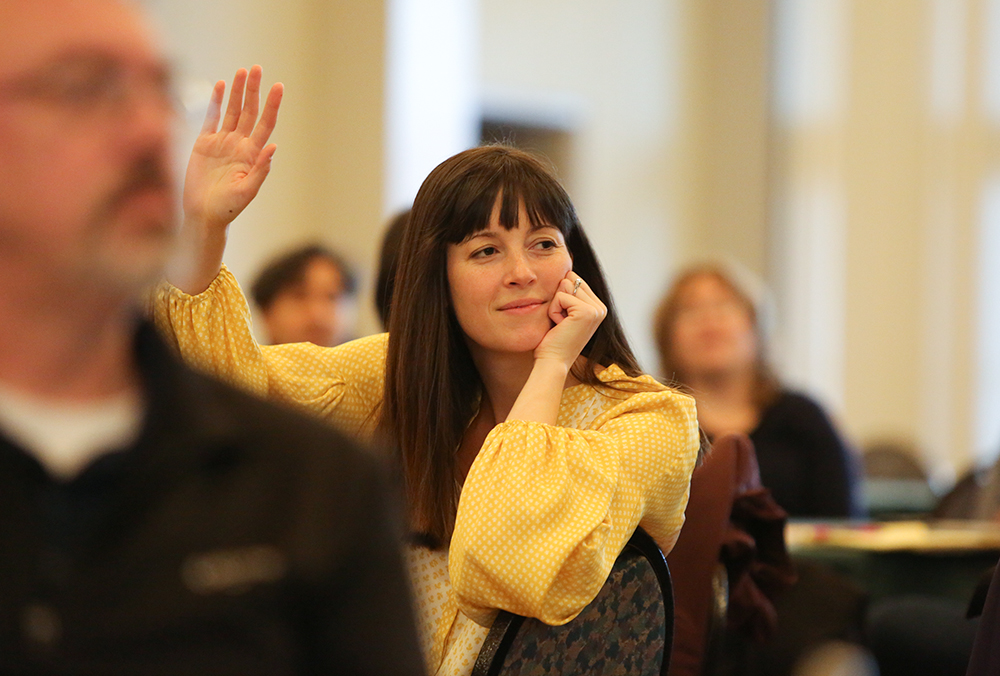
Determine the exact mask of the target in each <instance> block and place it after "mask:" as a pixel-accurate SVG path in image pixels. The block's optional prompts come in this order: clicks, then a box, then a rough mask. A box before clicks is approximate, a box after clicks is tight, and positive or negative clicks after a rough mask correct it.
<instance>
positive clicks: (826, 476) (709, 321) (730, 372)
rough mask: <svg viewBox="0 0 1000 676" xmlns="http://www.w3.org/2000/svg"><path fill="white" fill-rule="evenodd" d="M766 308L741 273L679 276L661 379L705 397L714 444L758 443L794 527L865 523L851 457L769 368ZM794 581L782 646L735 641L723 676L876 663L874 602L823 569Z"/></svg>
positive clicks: (802, 564) (785, 602)
mask: <svg viewBox="0 0 1000 676" xmlns="http://www.w3.org/2000/svg"><path fill="white" fill-rule="evenodd" d="M763 297H764V292H763V289H762V288H761V285H760V284H759V283H758V282H756V280H755V279H754V278H753V277H752V276H751V275H750V273H748V272H745V271H743V270H742V269H740V268H737V267H735V266H729V265H725V264H704V265H699V266H694V267H691V268H688V269H687V270H685V271H683V272H681V274H680V275H678V277H677V278H676V279H675V281H674V282H673V283H672V285H671V286H670V288H669V289H668V291H667V293H666V294H665V296H664V297H663V299H662V300H661V302H660V305H659V308H658V310H657V313H656V316H655V324H654V334H655V340H656V344H657V347H658V349H659V353H660V363H661V369H662V371H661V375H662V377H663V378H664V379H665V382H672V383H676V384H679V385H681V386H682V387H685V388H687V389H688V390H689V391H690V392H691V394H692V395H693V396H694V397H695V400H696V401H697V405H698V421H699V423H700V424H701V427H702V430H703V431H704V432H705V434H706V435H707V436H708V437H709V438H710V439H712V440H717V439H720V438H721V437H723V436H724V435H727V434H745V435H747V436H749V438H750V440H751V441H752V442H753V446H754V447H755V449H756V455H757V461H758V464H759V467H760V483H761V484H762V485H763V487H764V488H767V489H770V491H771V494H772V496H773V498H774V500H775V502H777V504H778V505H780V506H781V507H782V508H783V509H784V510H785V511H786V512H787V513H788V516H790V517H793V518H794V517H812V518H815V517H823V518H836V517H849V516H854V515H857V514H858V513H859V512H860V508H859V501H858V500H857V499H856V496H857V493H858V491H857V485H858V479H857V477H856V474H855V470H854V462H853V460H852V458H851V455H850V452H849V450H848V449H847V446H846V445H845V443H844V442H843V440H842V438H841V436H840V435H839V434H838V433H837V431H836V430H835V429H834V428H833V425H832V424H831V422H830V419H829V418H828V416H827V415H826V414H825V413H824V412H823V410H822V409H821V408H820V406H819V405H818V404H817V403H816V402H815V401H813V400H812V399H810V398H809V397H807V396H805V395H803V394H799V393H794V392H790V391H788V390H786V389H784V388H783V387H782V386H781V384H780V382H779V381H778V379H777V377H776V376H775V375H774V373H773V371H772V369H771V368H770V365H769V364H768V362H767V359H766V356H765V355H766V333H767V332H766V331H765V330H764V327H765V325H766V321H765V315H766V312H764V310H763V306H764V302H763V300H762V299H763ZM719 490H722V488H720V489H719ZM796 572H797V576H798V581H797V582H796V583H795V584H794V585H793V586H792V587H791V588H790V589H788V590H787V591H785V592H783V593H782V594H781V595H780V596H778V598H777V599H776V604H775V611H776V613H777V630H776V632H775V633H774V634H773V635H771V636H770V637H769V638H768V639H767V640H766V641H763V642H762V641H759V640H757V641H751V640H747V639H746V638H744V637H742V636H739V635H738V634H737V633H736V632H729V634H728V636H727V639H726V645H725V646H723V647H722V648H721V650H722V653H723V654H721V655H718V654H717V655H711V654H709V655H706V660H707V661H709V662H714V663H716V664H718V665H721V666H719V667H717V668H719V669H721V671H722V672H725V673H730V671H731V672H732V673H739V674H745V675H760V676H763V675H764V674H767V675H769V676H775V675H779V676H780V675H787V674H797V675H801V674H806V673H815V672H812V671H810V669H812V668H813V667H811V666H809V665H810V664H811V663H812V661H813V656H814V655H815V654H818V653H817V651H822V654H824V655H825V654H828V653H830V651H828V650H827V648H828V647H829V646H831V645H842V646H844V650H843V651H841V652H838V653H837V655H838V658H837V660H836V661H835V662H832V663H829V664H826V666H827V667H828V668H829V670H830V671H829V672H828V673H838V672H837V671H836V670H837V669H841V668H843V667H844V665H845V664H848V663H849V662H850V663H852V664H853V663H854V662H855V661H857V662H858V663H864V664H871V663H872V661H871V658H870V656H869V655H868V654H867V652H866V651H865V649H863V648H862V647H861V646H860V643H859V642H860V640H861V633H862V624H863V617H864V609H865V607H866V604H867V594H866V593H865V592H864V591H863V590H862V589H860V588H858V587H857V586H856V585H855V584H854V583H853V582H852V581H850V580H848V579H846V578H844V577H843V576H841V575H839V574H838V573H836V572H835V571H833V570H830V569H828V568H827V567H826V566H824V565H821V564H816V563H813V562H808V561H796ZM830 654H832V653H830ZM847 654H850V655H851V657H850V659H847V658H846V657H843V655H847ZM820 661H821V662H824V663H826V662H828V660H820ZM852 668H853V667H852ZM857 673H859V674H864V673H868V672H866V671H864V670H861V671H858V672H857Z"/></svg>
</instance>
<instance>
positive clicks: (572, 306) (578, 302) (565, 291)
mask: <svg viewBox="0 0 1000 676" xmlns="http://www.w3.org/2000/svg"><path fill="white" fill-rule="evenodd" d="M607 315H608V308H607V306H606V305H605V304H604V303H603V302H601V299H600V298H598V297H597V296H596V295H594V292H593V291H592V290H591V289H590V286H588V285H587V283H586V282H585V281H584V280H583V278H582V277H580V276H579V275H578V274H576V273H575V272H573V271H572V270H571V271H569V272H568V273H566V277H565V278H563V280H562V281H561V282H559V287H558V288H557V289H556V293H555V295H554V296H553V297H552V302H550V303H549V318H550V319H551V320H552V321H553V322H555V326H553V327H552V328H551V329H550V330H549V332H548V333H547V334H545V337H544V338H542V342H540V343H539V344H538V347H536V348H535V360H536V361H538V360H544V359H554V360H558V361H560V362H562V363H563V364H565V365H566V368H567V369H569V368H571V367H572V366H573V363H574V362H575V361H576V359H577V357H579V356H580V353H581V352H582V351H583V348H584V347H586V345H587V341H589V340H590V338H591V336H593V335H594V332H595V331H596V330H597V327H598V326H600V324H601V322H602V321H604V318H605V317H606V316H607Z"/></svg>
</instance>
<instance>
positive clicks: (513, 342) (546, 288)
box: [448, 202, 573, 358]
mask: <svg viewBox="0 0 1000 676" xmlns="http://www.w3.org/2000/svg"><path fill="white" fill-rule="evenodd" d="M497 205H499V202H497ZM499 213H500V210H499V206H497V207H495V208H494V209H493V214H492V216H491V217H490V222H489V225H488V227H487V228H486V229H485V230H482V231H480V232H477V233H474V234H473V235H471V236H470V237H468V238H467V239H465V240H464V241H462V242H459V243H458V244H452V245H449V246H448V285H449V287H450V289H451V300H452V305H453V307H454V309H455V315H456V317H457V318H458V323H459V325H460V326H461V327H462V331H463V332H464V333H465V336H466V338H467V339H468V342H469V348H470V350H471V351H472V353H473V357H477V358H478V357H479V356H483V354H484V353H490V352H493V353H524V352H531V351H533V350H534V349H535V348H536V347H537V346H538V344H539V343H540V342H541V340H542V338H544V337H545V334H546V333H547V332H548V331H549V329H550V328H551V327H552V320H550V319H549V315H548V308H549V303H550V302H551V301H552V297H553V296H554V295H555V293H556V289H557V288H558V286H559V282H560V281H561V280H562V279H563V278H564V277H565V276H566V273H567V272H569V271H570V270H571V269H572V267H573V261H572V259H571V258H570V255H569V251H568V250H567V248H566V242H565V240H564V239H563V236H562V233H561V232H560V231H559V229H558V228H556V227H553V226H545V227H540V228H535V229H532V227H531V222H530V221H529V220H528V217H527V213H526V211H525V208H524V205H523V204H522V205H521V207H520V209H519V213H518V225H517V227H516V228H514V229H512V230H505V229H504V228H502V227H501V226H500V222H499Z"/></svg>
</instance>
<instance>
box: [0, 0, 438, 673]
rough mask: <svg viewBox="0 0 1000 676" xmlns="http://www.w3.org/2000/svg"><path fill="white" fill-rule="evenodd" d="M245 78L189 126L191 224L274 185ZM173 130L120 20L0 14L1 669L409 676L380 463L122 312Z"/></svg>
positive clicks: (146, 244)
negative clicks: (179, 351) (221, 380)
mask: <svg viewBox="0 0 1000 676" xmlns="http://www.w3.org/2000/svg"><path fill="white" fill-rule="evenodd" d="M259 85H260V70H259V69H258V68H255V69H254V70H252V71H251V72H250V74H249V75H248V74H247V73H246V71H240V72H239V73H238V74H237V77H236V79H235V81H234V83H233V93H232V94H231V96H230V105H229V108H228V110H227V111H226V115H225V117H224V118H222V119H221V128H220V129H219V130H218V133H216V129H215V128H216V127H217V126H218V125H219V121H220V120H219V118H220V117H221V116H220V115H216V116H215V119H212V115H210V116H209V120H208V121H207V122H206V128H205V129H204V130H203V134H202V137H201V139H200V140H199V143H200V144H201V150H200V151H197V152H196V153H195V158H194V160H193V161H192V165H191V167H190V169H189V171H203V172H204V171H210V172H211V171H215V172H219V181H218V183H217V187H216V188H215V189H214V190H213V191H212V192H211V193H209V194H205V195H196V196H194V197H195V198H198V199H199V200H201V201H200V202H199V203H193V204H190V205H186V207H191V209H193V210H194V211H195V212H197V213H200V214H201V215H202V216H203V217H204V216H206V215H210V214H211V213H212V211H213V210H216V211H218V210H224V211H226V212H228V213H229V214H234V213H239V211H240V210H241V209H242V208H243V207H244V206H246V204H247V202H248V201H249V200H250V199H251V198H252V197H253V195H254V194H256V192H257V190H258V188H259V187H260V183H261V181H263V179H264V176H265V175H266V173H267V169H268V167H269V163H270V158H271V155H272V154H273V152H274V146H273V145H266V144H267V141H268V138H269V136H270V134H271V130H272V129H273V127H274V124H275V121H276V117H277V111H278V104H279V103H280V99H281V88H280V86H275V88H273V89H272V90H271V93H270V95H269V96H268V99H267V103H266V105H265V107H264V111H263V113H262V114H261V115H260V120H259V121H258V120H257V117H258V103H257V98H258V89H259ZM244 88H245V90H246V102H245V103H244V102H243V93H244ZM223 93H224V85H223V84H222V83H220V85H217V86H216V89H215V93H214V95H213V104H212V105H213V106H214V109H215V110H216V111H218V110H219V104H220V103H221V100H222V96H223ZM211 109H212V108H210V110H211ZM172 116H173V112H172V97H171V93H170V87H169V73H168V71H167V68H166V67H165V65H164V63H163V61H162V58H161V56H160V53H159V52H158V51H157V50H156V49H155V48H154V47H153V43H152V41H151V39H150V36H149V35H148V33H147V29H146V27H145V24H144V22H143V20H142V18H141V17H140V16H139V15H138V14H137V13H136V12H135V10H134V9H133V8H132V7H131V5H129V4H127V3H126V2H124V1H123V0H44V1H42V2H40V1H39V0H3V2H0V673H5V674H7V673H44V674H52V673H58V674H62V673H67V674H69V673H88V674H90V673H101V674H113V673H132V674H134V673H186V674H200V673H223V672H224V673H240V674H256V673H260V674H294V673H320V672H323V673H352V674H354V673H358V674H367V673H372V674H376V673H378V674H394V673H400V674H416V673H419V670H420V668H421V667H420V664H421V662H420V657H419V652H418V647H417V642H416V637H415V636H414V632H413V628H412V621H411V616H410V608H409V604H408V600H407V586H406V584H407V583H406V582H405V581H404V573H403V569H402V563H401V561H400V558H399V553H398V550H397V544H398V542H397V532H398V531H397V528H396V527H395V523H394V517H393V515H392V514H391V513H389V510H387V508H386V502H387V501H386V500H385V496H384V492H383V491H382V488H381V485H382V480H381V473H380V471H379V469H378V468H377V467H376V466H374V465H373V464H372V461H371V460H369V459H368V457H367V456H366V455H364V454H362V453H361V452H359V451H357V450H356V449H355V448H354V447H353V446H352V445H351V444H350V443H349V442H346V441H344V440H343V439H342V438H341V437H339V436H337V435H336V434H335V433H333V432H332V431H330V430H328V429H327V428H326V427H325V426H322V425H321V424H320V423H315V422H312V421H310V420H307V419H302V418H299V417H298V416H296V415H293V414H291V413H288V412H285V411H282V410H280V409H276V408H273V407H271V406H270V405H268V404H265V403H262V402H258V401H256V400H254V399H251V398H249V397H247V396H245V395H242V394H239V393H237V392H236V391H234V390H231V389H229V388H228V387H226V386H223V385H220V384H218V383H216V382H214V381H211V380H208V379H206V378H204V377H202V376H199V375H196V374H194V373H192V372H190V371H188V370H187V369H185V368H184V367H182V366H181V365H180V364H179V363H178V362H177V361H175V360H174V359H173V357H172V356H171V355H170V353H169V351H168V350H167V349H166V347H165V346H164V345H163V344H162V343H161V342H160V340H159V338H158V337H157V336H156V335H155V333H154V332H153V330H152V329H151V328H150V327H149V325H147V324H145V323H144V322H143V321H141V320H140V319H139V316H140V313H139V312H138V308H139V306H140V301H139V299H140V298H142V297H143V295H144V290H145V289H146V287H148V285H150V284H151V283H153V282H154V281H155V280H156V279H158V278H159V276H160V275H161V272H162V268H163V264H164V261H165V259H166V257H167V255H168V253H169V251H170V247H171V245H172V242H173V239H174V234H175V233H174V230H175V227H174V224H175V217H176V214H175V213H174V207H173V205H174V186H173V185H172V180H171V175H172V172H171V169H170V165H169V161H168V156H169V148H170V141H171V139H170V134H169V129H170V125H171V122H172ZM240 158H243V159H244V160H245V161H243V163H242V164H240V161H241V160H240ZM220 168H221V169H220ZM223 170H224V171H223Z"/></svg>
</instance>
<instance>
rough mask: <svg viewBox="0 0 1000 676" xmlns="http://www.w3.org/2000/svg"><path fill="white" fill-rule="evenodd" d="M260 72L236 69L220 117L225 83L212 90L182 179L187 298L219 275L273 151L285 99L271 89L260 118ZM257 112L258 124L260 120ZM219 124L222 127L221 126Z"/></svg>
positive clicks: (280, 89) (278, 88) (278, 86)
mask: <svg viewBox="0 0 1000 676" xmlns="http://www.w3.org/2000/svg"><path fill="white" fill-rule="evenodd" d="M260 81H261V68H260V66H254V67H253V68H251V69H250V71H249V72H248V71H247V70H246V69H243V68H241V69H239V70H238V71H236V75H235V76H234V77H233V87H232V90H231V91H230V93H229V104H228V106H227V107H226V114H225V117H222V100H223V97H224V95H225V93H226V83H225V82H224V81H222V80H220V81H219V82H217V83H216V84H215V88H214V89H213V90H212V98H211V101H210V102H209V105H208V113H207V114H206V115H205V124H204V125H202V128H201V133H200V134H199V135H198V140H197V141H195V144H194V150H192V151H191V159H190V161H189V162H188V167H187V174H186V176H185V178H184V231H185V233H184V242H183V246H182V249H183V251H182V255H183V256H184V257H185V258H188V261H187V264H186V265H183V266H179V267H183V268H185V271H184V274H183V275H181V276H179V277H178V279H177V280H175V282H179V281H181V280H183V282H182V283H179V284H178V285H179V286H180V287H181V288H182V289H184V290H185V291H188V292H189V293H198V292H200V291H203V290H204V289H205V288H207V287H208V285H209V284H210V283H211V281H212V280H213V279H214V278H215V276H216V275H217V274H218V272H219V268H220V266H221V265H222V254H223V252H224V251H225V247H226V230H227V228H228V226H229V224H230V223H231V222H232V221H233V219H234V218H236V217H237V216H238V215H239V214H240V212H242V211H243V209H245V208H246V206H247V205H248V204H250V202H251V201H252V200H253V198H254V197H256V195H257V192H258V191H259V190H260V186H261V184H263V183H264V179H265V178H266V177H267V174H268V172H269V171H270V169H271V158H272V157H273V156H274V151H275V150H276V149H277V146H275V145H274V144H273V143H271V144H268V139H270V137H271V132H272V131H274V125H275V123H276V122H277V120H278V108H279V106H280V105H281V97H282V94H283V93H284V88H283V86H282V85H281V84H280V83H279V84H275V85H274V86H273V87H271V91H270V92H269V93H268V95H267V101H266V102H265V104H264V110H263V112H260V110H259V109H260ZM258 112H260V118H259V119H258ZM220 119H221V122H222V124H221V126H220V124H219V122H220Z"/></svg>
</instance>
